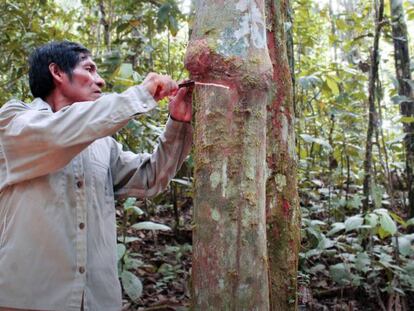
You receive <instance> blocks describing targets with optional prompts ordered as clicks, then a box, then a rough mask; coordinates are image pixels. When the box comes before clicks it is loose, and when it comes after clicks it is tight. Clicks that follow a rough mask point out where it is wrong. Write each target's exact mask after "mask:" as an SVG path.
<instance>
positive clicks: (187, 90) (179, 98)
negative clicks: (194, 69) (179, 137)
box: [168, 87, 194, 122]
mask: <svg viewBox="0 0 414 311" xmlns="http://www.w3.org/2000/svg"><path fill="white" fill-rule="evenodd" d="M193 88H194V87H183V88H181V89H179V90H178V93H177V95H175V96H174V97H173V98H171V99H170V103H169V105H168V109H169V111H170V117H171V118H172V119H173V120H176V121H181V122H190V121H191V117H192V112H193V109H192V104H193V103H192V99H193V96H192V94H193Z"/></svg>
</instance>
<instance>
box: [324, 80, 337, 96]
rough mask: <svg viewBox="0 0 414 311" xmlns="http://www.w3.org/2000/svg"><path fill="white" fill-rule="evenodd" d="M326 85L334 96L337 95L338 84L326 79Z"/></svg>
mask: <svg viewBox="0 0 414 311" xmlns="http://www.w3.org/2000/svg"><path fill="white" fill-rule="evenodd" d="M326 84H327V85H328V87H329V89H330V90H331V91H332V93H333V94H334V95H339V86H338V83H336V81H335V80H334V79H332V78H331V77H329V76H328V77H326Z"/></svg>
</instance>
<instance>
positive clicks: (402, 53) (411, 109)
mask: <svg viewBox="0 0 414 311" xmlns="http://www.w3.org/2000/svg"><path fill="white" fill-rule="evenodd" d="M391 18H392V23H391V26H392V37H393V41H394V59H395V71H396V75H397V79H398V85H399V89H398V95H400V96H405V97H406V100H404V101H403V102H402V103H401V105H400V110H401V114H402V115H403V116H405V117H414V90H413V89H412V87H411V86H410V84H409V81H411V83H412V80H411V71H410V55H409V45H408V36H407V25H406V23H405V20H404V8H403V2H402V1H401V0H391ZM404 133H405V134H406V135H405V138H404V143H405V150H406V174H407V189H408V202H409V208H408V216H409V218H411V217H414V176H413V170H414V123H404Z"/></svg>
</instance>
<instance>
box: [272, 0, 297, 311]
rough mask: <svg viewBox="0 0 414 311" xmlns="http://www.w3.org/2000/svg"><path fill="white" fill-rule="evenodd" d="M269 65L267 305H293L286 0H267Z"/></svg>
mask: <svg viewBox="0 0 414 311" xmlns="http://www.w3.org/2000/svg"><path fill="white" fill-rule="evenodd" d="M266 6H267V10H266V11H267V12H268V16H267V38H268V48H269V54H270V58H271V60H272V65H273V79H272V80H273V81H272V96H271V100H270V101H269V104H268V106H267V150H266V158H267V168H268V169H267V171H268V174H267V180H266V218H267V237H268V243H267V245H268V256H269V265H270V270H269V281H270V282H269V283H270V305H271V310H275V311H279V310H284V311H288V310H297V297H296V290H297V267H298V252H299V246H300V206H299V200H298V193H297V179H296V153H295V134H294V109H293V101H292V98H293V92H292V80H291V75H290V69H289V62H288V56H287V55H288V54H287V49H286V46H287V44H286V35H285V17H286V16H287V12H288V10H289V1H288V0H266Z"/></svg>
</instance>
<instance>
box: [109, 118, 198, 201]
mask: <svg viewBox="0 0 414 311" xmlns="http://www.w3.org/2000/svg"><path fill="white" fill-rule="evenodd" d="M191 145H192V127H191V124H189V123H186V122H177V121H173V120H172V119H169V121H168V122H167V125H166V129H165V132H164V133H163V135H161V137H160V138H159V144H158V146H157V148H156V150H155V152H154V153H153V154H151V155H144V156H142V155H141V156H137V155H136V156H135V158H131V153H124V154H123V159H122V158H119V160H118V163H117V165H116V166H115V167H114V169H115V170H116V171H115V170H113V174H114V175H113V176H114V177H115V180H114V185H115V190H116V195H121V196H124V195H131V196H137V197H151V196H154V195H156V194H158V193H159V192H161V191H162V190H164V189H165V188H166V187H167V185H168V183H169V181H170V180H171V179H172V178H173V177H174V175H175V174H176V173H177V171H178V170H179V168H180V167H181V165H182V163H183V162H184V160H185V159H186V157H187V155H188V154H189V152H190V150H191ZM128 158H129V160H127V159H128Z"/></svg>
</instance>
